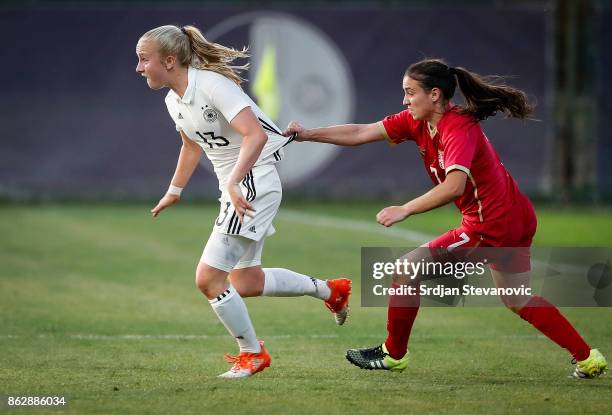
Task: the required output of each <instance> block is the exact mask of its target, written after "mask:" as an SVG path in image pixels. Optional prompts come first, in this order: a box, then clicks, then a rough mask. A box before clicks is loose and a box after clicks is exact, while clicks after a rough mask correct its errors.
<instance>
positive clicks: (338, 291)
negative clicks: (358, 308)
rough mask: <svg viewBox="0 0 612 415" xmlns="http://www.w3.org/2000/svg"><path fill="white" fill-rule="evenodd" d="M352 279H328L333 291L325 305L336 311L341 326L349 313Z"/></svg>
mask: <svg viewBox="0 0 612 415" xmlns="http://www.w3.org/2000/svg"><path fill="white" fill-rule="evenodd" d="M351 284H352V281H351V280H349V279H348V278H337V279H335V280H327V286H328V287H329V289H330V291H331V295H330V296H329V299H328V300H327V301H325V306H326V307H327V308H329V310H330V311H331V312H332V313H334V318H335V319H336V324H337V325H339V326H341V325H343V324H344V322H345V321H346V318H347V317H348V314H349V305H348V301H349V297H350V296H351Z"/></svg>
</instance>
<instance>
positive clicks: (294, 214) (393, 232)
mask: <svg viewBox="0 0 612 415" xmlns="http://www.w3.org/2000/svg"><path fill="white" fill-rule="evenodd" d="M277 217H278V218H279V219H281V220H286V221H289V222H295V223H299V224H302V225H310V226H319V227H323V228H335V229H342V230H348V231H359V232H367V233H372V234H376V235H383V236H392V237H395V238H398V239H404V240H406V241H410V242H416V243H417V244H418V245H417V246H420V245H421V244H423V243H425V242H427V241H431V240H432V239H435V238H436V237H437V236H438V235H433V234H428V233H424V232H419V231H411V230H408V229H400V228H385V227H383V226H382V225H378V224H375V223H373V222H366V221H364V220H359V219H345V218H340V217H336V216H329V215H321V214H316V213H305V212H301V211H298V210H292V209H284V210H281V211H279V213H278V215H277ZM531 263H532V264H533V266H534V267H535V268H539V267H542V268H545V267H547V266H548V267H550V266H553V267H554V268H556V269H557V270H558V271H563V272H567V273H584V271H585V269H584V268H583V267H579V266H576V265H571V264H563V263H558V262H555V263H551V262H548V261H545V260H541V259H536V258H533V257H532V258H531Z"/></svg>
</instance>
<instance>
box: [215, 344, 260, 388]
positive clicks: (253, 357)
mask: <svg viewBox="0 0 612 415" xmlns="http://www.w3.org/2000/svg"><path fill="white" fill-rule="evenodd" d="M259 344H260V346H261V351H260V352H259V353H248V352H242V353H240V354H239V355H238V356H230V355H228V354H226V355H225V360H227V362H228V363H233V364H234V365H233V366H232V367H231V369H230V370H228V371H227V372H225V373H222V374H220V375H219V376H218V377H220V378H233V379H236V378H247V377H249V376H253V375H254V374H255V373H257V372H261V371H262V370H264V369H265V368H267V367H268V366H270V361H271V360H272V359H271V358H270V354H269V353H268V350H267V349H266V348H265V347H264V342H263V341H261V340H260V341H259Z"/></svg>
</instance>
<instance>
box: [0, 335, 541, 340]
mask: <svg viewBox="0 0 612 415" xmlns="http://www.w3.org/2000/svg"><path fill="white" fill-rule="evenodd" d="M35 337H36V338H38V339H61V338H67V339H71V340H95V341H113V340H212V339H225V338H230V336H229V334H213V335H207V334H116V335H108V334H67V335H64V336H63V335H51V334H39V335H37V336H35ZM262 337H263V338H264V339H275V340H286V339H339V338H341V337H342V336H340V335H338V334H303V335H302V334H299V335H295V334H275V335H264V336H262ZM350 337H351V338H358V339H361V338H368V339H380V338H381V336H380V335H377V334H360V335H357V336H354V335H353V336H350ZM464 337H467V338H470V339H489V338H491V336H489V335H486V336H474V335H470V336H457V335H445V334H435V335H432V334H426V335H422V336H419V338H420V339H421V340H427V339H456V338H464ZM27 338H30V336H21V335H14V334H4V335H0V339H27ZM495 338H496V339H539V338H545V336H543V335H541V334H524V335H516V334H512V335H499V336H495Z"/></svg>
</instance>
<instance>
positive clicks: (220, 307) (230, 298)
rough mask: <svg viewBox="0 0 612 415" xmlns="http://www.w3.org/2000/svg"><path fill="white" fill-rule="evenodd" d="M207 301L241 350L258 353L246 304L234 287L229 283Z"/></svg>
mask: <svg viewBox="0 0 612 415" xmlns="http://www.w3.org/2000/svg"><path fill="white" fill-rule="evenodd" d="M208 302H209V303H210V305H211V307H212V309H213V311H214V312H215V314H217V317H219V320H221V322H222V323H223V325H224V326H225V328H226V329H227V331H229V333H230V334H231V335H232V336H234V338H235V339H236V341H237V342H238V346H240V351H241V352H250V353H259V352H260V351H261V347H260V345H259V341H257V336H255V329H254V328H253V324H252V323H251V318H250V317H249V312H248V311H247V308H246V304H244V301H243V300H242V297H240V294H238V291H236V290H235V289H234V287H232V286H231V285H230V287H229V288H228V289H227V290H225V291H223V292H222V293H221V294H219V295H218V296H217V298H215V299H212V300H208Z"/></svg>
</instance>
